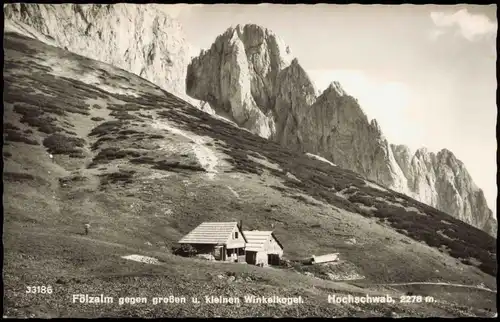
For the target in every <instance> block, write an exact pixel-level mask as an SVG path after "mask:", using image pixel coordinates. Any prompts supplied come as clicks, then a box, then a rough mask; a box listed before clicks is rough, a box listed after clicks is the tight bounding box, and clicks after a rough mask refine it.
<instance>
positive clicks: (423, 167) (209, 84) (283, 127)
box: [186, 25, 496, 235]
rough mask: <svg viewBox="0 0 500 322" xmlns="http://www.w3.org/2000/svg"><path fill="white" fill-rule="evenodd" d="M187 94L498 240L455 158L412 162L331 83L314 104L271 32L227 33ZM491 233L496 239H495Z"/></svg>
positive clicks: (250, 28)
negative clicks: (438, 210)
mask: <svg viewBox="0 0 500 322" xmlns="http://www.w3.org/2000/svg"><path fill="white" fill-rule="evenodd" d="M186 91H187V93H188V94H189V95H191V96H192V97H193V98H196V99H199V100H202V101H206V102H208V103H209V104H210V106H211V108H212V109H213V110H215V112H216V113H217V114H221V115H224V116H225V117H227V118H229V119H231V120H232V121H234V122H235V123H236V124H237V125H239V126H241V127H244V128H246V129H248V130H250V131H252V132H253V133H255V134H258V135H260V136H262V137H265V138H269V139H271V140H274V141H277V142H279V143H280V144H282V145H284V146H286V147H288V148H291V149H296V150H301V151H303V152H308V153H312V154H315V155H318V156H321V157H324V158H326V159H328V160H330V161H331V162H333V163H334V164H336V165H338V166H340V167H343V168H346V169H349V170H352V171H355V172H357V173H360V174H362V175H363V176H365V177H366V178H369V179H371V180H374V181H376V182H378V183H380V184H382V185H384V186H386V187H389V188H392V189H394V190H396V191H399V192H402V193H404V194H407V195H409V196H411V197H413V198H415V199H417V200H420V201H422V202H424V203H427V204H429V205H431V206H434V207H436V208H437V209H440V210H443V211H445V212H448V213H450V214H451V215H453V216H455V217H457V218H459V219H461V220H463V221H465V222H467V223H469V224H471V225H474V226H476V227H478V228H480V229H484V230H486V231H487V232H488V233H490V234H493V235H496V220H495V219H494V218H493V216H492V213H491V210H489V209H488V207H487V206H486V200H485V198H484V195H483V193H482V191H481V190H480V189H478V188H477V187H476V186H475V185H474V183H473V181H472V178H471V177H470V175H469V174H468V172H467V170H466V169H465V167H464V166H463V164H462V163H461V162H460V161H459V160H457V159H456V158H455V157H454V156H453V154H452V153H451V152H449V151H448V150H443V151H441V152H439V153H438V154H437V155H434V154H433V153H428V152H427V151H425V149H421V150H418V151H417V152H416V153H415V154H414V155H411V152H410V151H409V149H408V148H407V147H405V146H395V145H391V144H389V142H388V141H387V140H386V139H385V137H384V135H383V133H382V130H381V128H380V126H379V125H378V123H377V121H376V120H371V121H370V120H368V118H367V116H366V115H365V114H364V112H363V110H362V109H361V107H360V106H359V104H358V102H357V100H356V99H355V98H353V97H351V96H349V95H348V94H346V93H345V91H344V90H343V89H342V87H341V85H340V84H339V83H337V82H333V83H332V84H331V85H330V86H329V87H328V88H327V89H326V90H325V91H324V92H323V93H321V94H320V95H319V96H317V93H318V91H317V90H316V89H315V87H314V85H313V83H312V81H311V80H310V78H309V76H308V74H307V73H306V71H305V70H304V69H303V68H302V67H301V66H300V64H299V62H298V60H297V59H296V58H293V56H292V54H291V52H290V49H289V48H288V47H287V46H286V45H285V44H284V43H283V41H281V40H280V39H279V38H278V37H277V36H276V35H275V34H273V33H272V32H271V31H269V30H267V29H265V28H262V27H259V26H256V25H245V26H240V25H238V26H236V27H234V28H233V27H231V28H229V29H228V30H227V31H226V32H225V33H224V34H222V35H220V36H219V37H217V39H216V40H215V42H214V44H213V45H212V46H211V48H210V49H208V50H207V51H202V53H201V54H200V56H199V57H196V58H194V59H193V60H192V62H191V63H190V64H189V66H188V68H187V75H186ZM493 231H494V232H493Z"/></svg>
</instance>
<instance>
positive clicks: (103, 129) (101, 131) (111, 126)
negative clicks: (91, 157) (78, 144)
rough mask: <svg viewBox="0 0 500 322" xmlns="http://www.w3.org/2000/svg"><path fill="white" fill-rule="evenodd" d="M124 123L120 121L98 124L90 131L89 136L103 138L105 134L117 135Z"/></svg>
mask: <svg viewBox="0 0 500 322" xmlns="http://www.w3.org/2000/svg"><path fill="white" fill-rule="evenodd" d="M123 125H124V123H123V122H122V121H119V120H118V121H108V122H104V123H102V124H99V125H98V126H96V127H95V128H93V129H92V131H90V134H89V136H98V137H100V136H103V135H106V134H113V133H117V132H118V131H119V130H120V128H121V127H123Z"/></svg>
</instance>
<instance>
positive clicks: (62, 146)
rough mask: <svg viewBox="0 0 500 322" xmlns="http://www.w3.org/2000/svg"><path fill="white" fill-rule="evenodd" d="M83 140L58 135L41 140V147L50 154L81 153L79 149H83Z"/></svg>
mask: <svg viewBox="0 0 500 322" xmlns="http://www.w3.org/2000/svg"><path fill="white" fill-rule="evenodd" d="M84 144H85V140H83V139H82V138H75V137H71V136H65V135H62V134H59V133H56V134H52V135H49V136H48V137H46V138H45V139H44V140H43V145H44V146H45V147H46V148H47V149H48V150H49V152H50V153H52V154H68V155H69V154H72V153H76V154H78V153H81V150H80V149H79V148H80V147H83V146H84Z"/></svg>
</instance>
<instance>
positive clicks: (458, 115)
mask: <svg viewBox="0 0 500 322" xmlns="http://www.w3.org/2000/svg"><path fill="white" fill-rule="evenodd" d="M163 10H164V11H165V12H167V13H168V14H170V15H171V16H173V17H174V18H176V19H177V20H178V21H179V22H180V23H181V24H182V27H183V29H184V32H185V33H186V37H187V40H188V41H189V42H190V43H191V44H192V45H193V48H194V49H193V53H194V54H198V53H199V51H200V49H202V48H203V49H207V48H209V47H210V46H211V44H212V43H213V41H214V40H215V38H216V37H217V36H218V35H219V34H221V33H223V32H224V31H225V30H226V29H227V28H228V27H230V26H235V25H237V24H242V25H244V24H248V23H254V24H258V25H261V26H263V27H266V28H268V29H270V30H272V31H273V32H274V33H275V34H276V35H278V36H279V37H280V38H282V39H283V40H284V42H285V43H286V44H287V45H288V46H289V47H290V49H291V51H292V54H293V55H294V56H295V57H297V59H298V61H299V63H300V64H301V66H302V67H303V68H304V69H305V70H306V71H307V72H308V73H309V75H310V77H311V79H312V80H313V82H314V83H315V84H316V86H317V88H318V89H319V90H323V89H325V88H326V87H327V86H328V84H329V83H330V82H332V81H339V82H340V84H341V85H342V86H343V88H344V89H345V91H346V92H347V93H348V94H349V95H352V96H354V97H356V98H357V99H358V101H359V103H360V105H361V107H362V109H363V110H364V112H365V113H366V114H367V116H368V117H369V118H370V119H371V118H376V119H377V121H378V123H379V124H380V126H381V128H382V131H383V133H384V135H385V136H386V138H387V139H388V141H389V142H390V143H394V144H405V145H407V146H409V147H410V149H411V150H412V151H415V150H416V149H418V148H420V147H426V148H427V149H428V150H429V151H433V152H437V151H439V150H441V149H442V148H447V149H449V150H451V151H452V152H453V153H454V154H455V155H456V157H457V158H458V159H460V160H462V161H463V162H464V164H465V166H466V168H467V170H468V171H469V173H470V174H471V176H472V178H473V180H474V181H475V183H476V184H477V185H478V186H479V187H480V188H481V189H483V191H484V193H485V196H486V199H487V202H488V205H489V207H490V208H491V209H492V210H493V212H494V214H496V196H497V185H496V173H497V166H496V148H497V142H496V134H495V133H496V119H497V106H496V84H497V81H496V55H497V54H496V35H497V28H498V23H497V17H496V6H495V5H489V6H473V5H456V6H437V5H425V6H422V5H420V6H412V5H397V6H390V5H355V4H354V5H333V4H317V5H272V4H261V5H237V4H217V5H202V4H198V5H165V6H164V7H163Z"/></svg>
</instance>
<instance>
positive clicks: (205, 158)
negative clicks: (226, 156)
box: [152, 121, 219, 180]
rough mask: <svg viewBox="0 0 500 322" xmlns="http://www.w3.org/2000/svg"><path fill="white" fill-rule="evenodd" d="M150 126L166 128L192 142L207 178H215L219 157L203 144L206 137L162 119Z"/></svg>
mask: <svg viewBox="0 0 500 322" xmlns="http://www.w3.org/2000/svg"><path fill="white" fill-rule="evenodd" d="M152 127H153V128H157V129H162V130H167V131H169V132H171V133H174V134H176V135H179V136H182V137H184V138H186V139H188V140H190V141H191V142H192V143H191V148H192V150H193V152H194V154H195V155H196V158H197V159H198V161H199V162H200V164H201V166H202V167H203V168H204V169H205V170H206V171H207V172H208V173H207V176H208V178H209V179H211V180H213V179H214V178H215V175H216V173H217V170H216V167H217V165H218V164H219V158H218V157H217V155H215V153H214V151H213V150H212V149H210V148H208V147H207V146H205V143H206V142H207V140H206V139H204V138H202V137H200V136H197V135H194V134H192V133H186V132H184V131H182V130H180V129H178V128H176V127H173V126H170V125H169V124H167V122H164V121H162V122H160V121H154V122H153V123H152Z"/></svg>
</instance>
